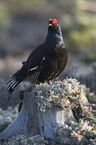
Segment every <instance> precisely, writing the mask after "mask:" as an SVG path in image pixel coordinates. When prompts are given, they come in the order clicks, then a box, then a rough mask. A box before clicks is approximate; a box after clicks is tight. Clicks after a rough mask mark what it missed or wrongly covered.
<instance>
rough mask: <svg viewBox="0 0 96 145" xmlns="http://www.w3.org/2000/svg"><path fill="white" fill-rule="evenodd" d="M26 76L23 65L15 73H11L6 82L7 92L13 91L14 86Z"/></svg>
mask: <svg viewBox="0 0 96 145" xmlns="http://www.w3.org/2000/svg"><path fill="white" fill-rule="evenodd" d="M26 77H27V71H26V67H24V66H23V67H22V68H21V69H20V70H18V71H17V72H16V73H15V74H13V75H12V77H11V78H10V80H9V81H8V82H7V84H8V92H9V93H12V92H13V91H14V88H15V87H16V86H17V85H18V84H19V83H21V81H23V80H24V79H25V78H26Z"/></svg>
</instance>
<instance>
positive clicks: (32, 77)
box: [28, 57, 45, 84]
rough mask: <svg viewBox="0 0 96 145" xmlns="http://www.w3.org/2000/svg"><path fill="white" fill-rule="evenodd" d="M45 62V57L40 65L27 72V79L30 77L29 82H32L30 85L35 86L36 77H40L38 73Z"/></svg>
mask: <svg viewBox="0 0 96 145" xmlns="http://www.w3.org/2000/svg"><path fill="white" fill-rule="evenodd" d="M44 62H45V57H43V59H42V60H41V62H40V64H39V65H38V66H36V67H34V68H31V69H30V70H29V71H28V74H29V77H30V81H31V82H32V84H36V83H37V80H38V77H39V75H40V72H41V70H42V67H43V64H44Z"/></svg>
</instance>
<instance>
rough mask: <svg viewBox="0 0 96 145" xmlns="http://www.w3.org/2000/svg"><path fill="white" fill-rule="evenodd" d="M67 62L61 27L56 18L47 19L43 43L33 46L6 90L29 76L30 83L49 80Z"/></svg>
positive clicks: (10, 90)
mask: <svg viewBox="0 0 96 145" xmlns="http://www.w3.org/2000/svg"><path fill="white" fill-rule="evenodd" d="M66 63H67V50H66V47H65V45H64V41H63V37H62V33H61V28H60V26H59V24H57V20H56V19H49V21H48V34H47V36H46V39H45V41H44V43H43V44H41V45H39V46H38V47H37V48H35V49H34V50H33V51H32V53H31V54H30V55H29V57H28V59H27V60H26V61H24V62H23V63H22V64H23V66H22V68H21V69H20V70H18V71H17V72H16V73H15V74H13V75H12V77H11V78H10V80H9V81H8V85H9V86H8V91H9V93H12V92H13V91H14V88H15V87H16V86H17V85H18V84H19V83H20V82H22V81H23V80H24V79H25V78H26V77H29V79H30V81H31V83H32V84H36V83H40V82H44V81H49V80H52V79H54V78H55V77H57V76H58V75H59V74H60V73H61V72H62V71H63V69H64V68H65V66H66Z"/></svg>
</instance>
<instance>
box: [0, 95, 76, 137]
mask: <svg viewBox="0 0 96 145" xmlns="http://www.w3.org/2000/svg"><path fill="white" fill-rule="evenodd" d="M37 101H38V99H36V98H35V96H33V93H32V92H25V93H24V99H23V106H22V109H21V112H20V113H19V115H18V116H17V118H16V119H15V120H14V121H13V122H12V123H11V124H10V125H9V126H8V127H7V128H6V129H5V130H4V131H3V132H1V134H0V140H1V139H4V140H6V139H9V138H11V137H12V136H18V135H20V134H23V135H25V136H27V137H30V136H34V135H41V136H43V137H46V138H50V139H54V136H55V135H54V130H55V128H56V127H58V126H60V125H63V124H64V122H66V121H67V120H68V119H72V120H75V117H74V116H73V113H72V110H71V109H70V108H65V109H64V110H63V109H62V108H60V107H58V106H53V107H52V108H50V109H47V111H45V112H41V111H40V110H39V107H38V104H37Z"/></svg>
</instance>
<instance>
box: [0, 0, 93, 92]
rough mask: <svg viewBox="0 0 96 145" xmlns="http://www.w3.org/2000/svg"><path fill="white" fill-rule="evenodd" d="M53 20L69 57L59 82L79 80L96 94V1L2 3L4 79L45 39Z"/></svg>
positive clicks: (1, 74)
mask: <svg viewBox="0 0 96 145" xmlns="http://www.w3.org/2000/svg"><path fill="white" fill-rule="evenodd" d="M49 18H56V19H58V23H60V25H61V28H62V33H63V37H64V41H65V44H66V46H67V49H68V54H69V58H68V63H67V67H66V69H65V70H64V72H63V73H62V74H61V75H60V76H59V79H64V78H65V77H66V76H67V77H75V78H77V79H78V80H79V81H80V82H81V83H84V84H86V85H87V86H88V87H90V88H91V90H92V91H96V89H95V88H96V0H71V1H70V0H67V1H66V0H59V1H57V0H41V1H40V0H27V1H26V0H0V78H2V79H4V80H6V81H7V80H8V78H9V76H10V75H12V74H13V73H14V72H15V71H17V70H18V69H19V68H20V67H21V66H22V61H24V60H26V59H27V57H28V55H29V54H30V52H31V51H32V49H33V48H34V47H36V46H38V45H39V44H40V43H42V42H43V41H44V40H45V37H46V34H47V29H48V19H49Z"/></svg>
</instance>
